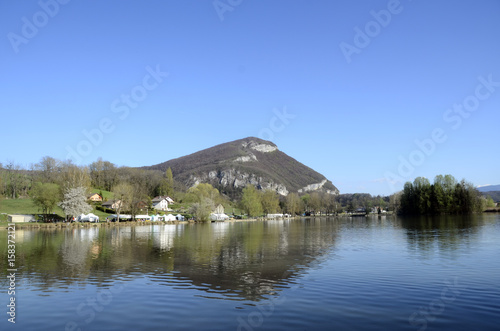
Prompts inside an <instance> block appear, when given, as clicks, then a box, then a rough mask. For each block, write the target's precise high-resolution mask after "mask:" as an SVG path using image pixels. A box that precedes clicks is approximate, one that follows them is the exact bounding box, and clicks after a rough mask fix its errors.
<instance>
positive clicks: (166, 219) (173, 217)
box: [165, 214, 177, 221]
mask: <svg viewBox="0 0 500 331" xmlns="http://www.w3.org/2000/svg"><path fill="white" fill-rule="evenodd" d="M176 219H177V218H176V217H175V216H174V215H172V214H168V215H165V221H175V220H176Z"/></svg>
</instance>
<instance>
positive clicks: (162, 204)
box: [151, 196, 174, 211]
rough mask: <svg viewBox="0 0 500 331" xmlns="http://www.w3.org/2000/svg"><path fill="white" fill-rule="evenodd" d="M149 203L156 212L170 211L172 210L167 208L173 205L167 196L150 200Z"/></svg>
mask: <svg viewBox="0 0 500 331" xmlns="http://www.w3.org/2000/svg"><path fill="white" fill-rule="evenodd" d="M151 202H152V203H153V208H154V209H156V210H162V211H171V210H172V209H169V208H168V204H169V203H173V202H174V200H173V199H172V198H170V197H167V196H158V197H155V198H154V199H153V200H151Z"/></svg>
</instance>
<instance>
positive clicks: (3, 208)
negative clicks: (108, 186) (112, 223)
mask: <svg viewBox="0 0 500 331" xmlns="http://www.w3.org/2000/svg"><path fill="white" fill-rule="evenodd" d="M102 193H103V194H105V193H104V191H103V192H102ZM107 193H109V192H107ZM92 207H94V210H93V211H92V213H93V214H95V215H97V216H99V219H100V220H101V221H104V220H105V218H106V216H108V215H110V214H107V213H104V212H102V211H99V210H96V209H95V206H92ZM53 212H54V213H56V214H57V215H59V216H61V217H64V216H65V215H64V212H63V210H62V209H61V208H59V207H56V208H54V210H53ZM40 213H41V211H40V210H38V207H37V206H35V204H34V203H33V199H2V200H0V221H6V220H7V215H4V214H28V215H30V214H40Z"/></svg>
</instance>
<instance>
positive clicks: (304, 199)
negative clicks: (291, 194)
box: [300, 193, 311, 211]
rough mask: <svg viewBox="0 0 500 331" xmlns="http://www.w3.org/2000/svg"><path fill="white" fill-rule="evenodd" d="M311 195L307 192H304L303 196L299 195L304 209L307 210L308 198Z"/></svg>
mask: <svg viewBox="0 0 500 331" xmlns="http://www.w3.org/2000/svg"><path fill="white" fill-rule="evenodd" d="M310 198H311V196H310V195H309V194H307V193H306V194H304V195H303V196H301V197H300V199H301V200H302V203H303V204H304V209H305V210H306V211H309V200H310Z"/></svg>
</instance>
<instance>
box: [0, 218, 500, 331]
mask: <svg viewBox="0 0 500 331" xmlns="http://www.w3.org/2000/svg"><path fill="white" fill-rule="evenodd" d="M0 237H1V238H0V245H1V247H2V250H1V262H0V265H1V268H2V269H1V272H2V276H3V277H2V282H1V285H2V290H1V292H0V293H1V296H0V297H1V302H2V307H4V308H3V311H2V314H1V316H2V320H1V322H0V326H1V329H2V330H6V329H12V330H14V329H16V330H51V331H53V330H498V329H499V328H500V327H499V319H500V215H498V214H490V215H486V214H485V215H473V216H447V217H432V218H431V217H428V218H426V217H418V218H399V217H395V216H382V217H378V216H372V217H368V218H365V217H353V218H310V219H295V220H284V221H278V220H277V221H265V222H260V221H257V222H227V223H223V222H219V223H209V224H177V225H168V224H152V225H145V226H132V227H130V226H116V227H90V228H68V229H65V228H63V229H35V230H21V229H17V230H16V261H15V264H16V265H15V266H16V268H17V272H15V304H16V306H15V313H16V315H15V317H16V318H15V322H16V324H15V325H14V324H12V323H10V322H8V321H7V319H8V318H9V315H8V314H6V313H7V311H8V310H9V309H10V308H9V307H7V304H9V300H10V297H11V296H10V295H8V288H9V284H10V280H9V279H8V276H9V275H10V274H11V273H10V272H9V271H7V269H8V268H9V266H8V265H7V260H8V256H7V231H5V230H2V231H0Z"/></svg>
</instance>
